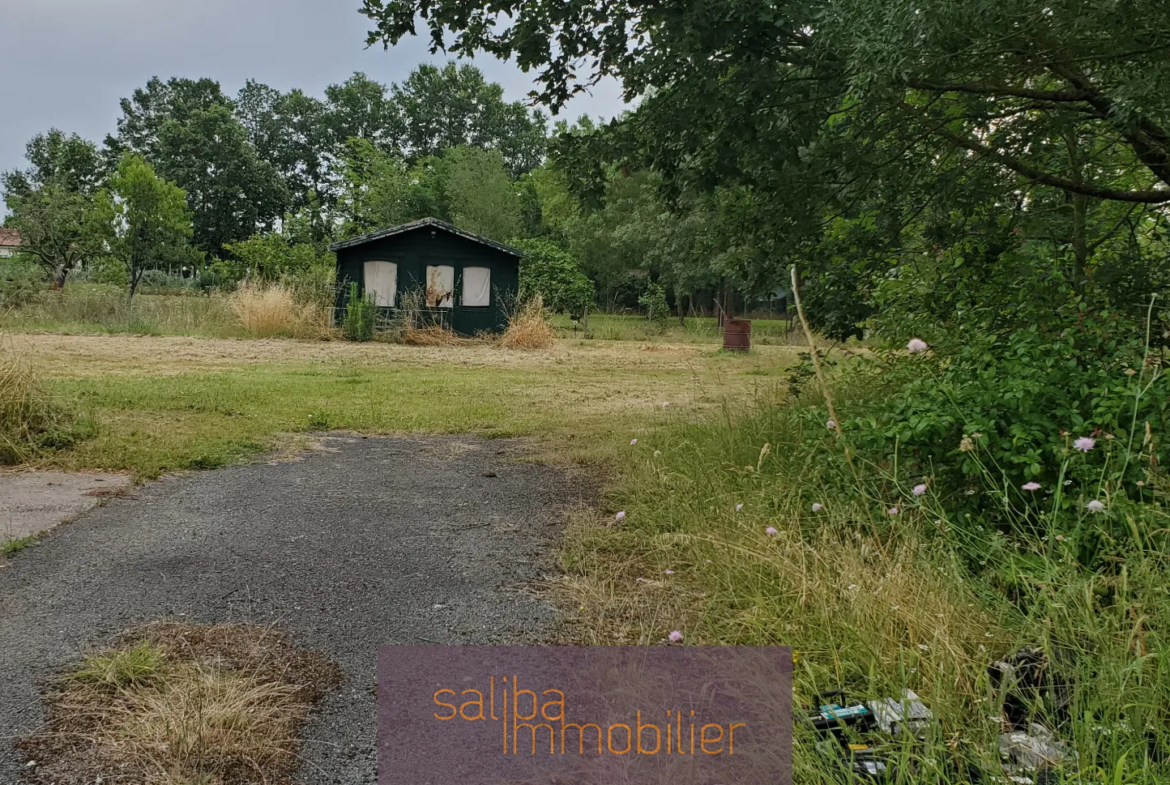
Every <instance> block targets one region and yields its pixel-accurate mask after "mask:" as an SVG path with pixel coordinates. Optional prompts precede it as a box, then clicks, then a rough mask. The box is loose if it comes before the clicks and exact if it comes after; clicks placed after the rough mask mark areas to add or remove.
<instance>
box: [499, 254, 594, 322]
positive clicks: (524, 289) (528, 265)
mask: <svg viewBox="0 0 1170 785" xmlns="http://www.w3.org/2000/svg"><path fill="white" fill-rule="evenodd" d="M516 247H517V248H519V249H520V250H521V251H523V252H524V258H523V259H521V260H520V299H521V300H527V299H529V298H532V297H535V296H540V298H541V299H542V301H543V302H544V307H546V308H548V309H549V310H551V311H552V312H553V313H568V314H569V315H570V316H571V317H573V318H574V319H581V318H582V317H583V316H585V315H586V314H587V313H588V312H589V308H590V306H591V305H592V304H593V282H592V281H590V280H589V278H588V277H586V275H585V274H584V273H583V272H581V271H580V270H579V269H578V268H577V262H576V261H575V260H574V259H573V257H572V256H571V255H570V254H569V252H568V251H566V250H564V249H563V248H561V247H560V246H558V245H557V244H556V243H554V242H552V241H551V240H544V239H534V240H524V241H521V242H519V243H517V244H516Z"/></svg>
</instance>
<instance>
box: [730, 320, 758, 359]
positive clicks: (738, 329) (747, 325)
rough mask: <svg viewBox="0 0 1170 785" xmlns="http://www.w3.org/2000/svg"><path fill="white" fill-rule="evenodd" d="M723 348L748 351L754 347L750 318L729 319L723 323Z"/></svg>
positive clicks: (732, 350) (733, 350)
mask: <svg viewBox="0 0 1170 785" xmlns="http://www.w3.org/2000/svg"><path fill="white" fill-rule="evenodd" d="M723 348H724V349H726V350H727V351H729V352H746V351H747V350H748V349H750V348H752V322H751V320H750V319H728V320H727V321H726V322H724V323H723Z"/></svg>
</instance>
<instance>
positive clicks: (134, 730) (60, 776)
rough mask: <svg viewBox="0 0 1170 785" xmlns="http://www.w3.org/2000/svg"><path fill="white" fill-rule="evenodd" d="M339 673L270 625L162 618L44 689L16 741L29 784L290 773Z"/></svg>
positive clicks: (211, 783)
mask: <svg viewBox="0 0 1170 785" xmlns="http://www.w3.org/2000/svg"><path fill="white" fill-rule="evenodd" d="M339 680H340V671H339V670H338V668H337V667H336V666H335V665H333V664H331V663H329V662H328V661H327V660H325V659H324V658H323V657H321V656H320V655H316V654H313V653H309V652H303V651H299V650H297V649H294V648H293V647H292V646H290V645H289V644H288V643H287V641H285V639H284V638H283V637H282V636H281V635H279V634H278V633H276V632H274V631H273V630H270V629H259V628H255V627H244V626H239V625H221V626H200V625H184V624H176V623H170V622H165V623H159V624H154V625H150V626H147V627H145V628H142V629H139V630H135V631H132V632H130V633H127V634H126V635H124V636H123V637H122V638H121V639H120V640H119V642H118V643H117V644H116V645H115V646H114V647H113V648H111V649H110V650H107V651H103V652H99V653H96V654H94V655H91V656H89V657H87V658H86V659H85V662H83V663H82V665H81V667H80V668H78V669H77V670H76V671H75V672H73V673H71V674H68V675H66V676H65V677H63V678H62V679H61V681H60V683H59V684H58V685H57V687H56V688H55V689H54V690H53V691H51V692H50V693H49V694H48V695H47V696H46V702H47V703H48V709H49V722H48V724H47V727H45V728H44V729H42V730H41V731H40V732H38V733H37V734H36V735H35V736H33V737H31V738H29V739H25V740H22V741H21V742H20V744H19V747H20V748H21V749H22V750H23V751H24V752H26V753H27V754H28V755H29V756H30V757H32V759H34V760H36V761H37V765H36V766H35V767H34V768H33V769H32V770H31V774H30V776H31V777H32V779H33V781H34V782H38V783H46V784H47V783H56V784H57V785H71V784H73V783H77V785H80V784H81V783H92V782H103V783H110V785H121V784H123V783H124V784H125V785H130V783H134V784H135V785H143V784H145V785H187V784H188V783H199V785H244V784H245V783H249V784H250V783H256V782H263V783H267V784H268V785H279V784H280V783H287V782H291V776H292V774H293V772H294V771H295V770H296V768H297V764H298V757H297V750H298V748H299V746H300V740H299V732H300V728H301V725H302V724H303V722H304V720H305V718H306V716H307V715H308V712H309V710H310V709H311V708H312V706H313V704H315V703H316V702H317V700H319V699H320V698H321V697H322V696H323V695H324V693H325V692H326V691H327V690H328V689H330V688H331V687H332V686H334V685H335V684H336V683H338V681H339Z"/></svg>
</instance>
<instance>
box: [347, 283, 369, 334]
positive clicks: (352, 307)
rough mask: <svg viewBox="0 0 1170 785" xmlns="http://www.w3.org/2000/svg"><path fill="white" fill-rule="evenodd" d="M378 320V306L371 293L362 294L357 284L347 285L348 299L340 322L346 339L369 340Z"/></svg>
mask: <svg viewBox="0 0 1170 785" xmlns="http://www.w3.org/2000/svg"><path fill="white" fill-rule="evenodd" d="M377 321H378V306H377V303H376V302H375V301H374V297H373V295H372V294H367V295H365V296H362V295H361V293H360V292H359V291H358V285H357V284H356V283H351V284H350V285H349V301H348V302H347V303H346V305H345V318H344V319H343V320H342V323H341V334H342V335H343V336H344V337H345V340H347V341H369V340H372V339H373V337H374V327H375V326H376V324H377Z"/></svg>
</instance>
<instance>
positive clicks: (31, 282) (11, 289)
mask: <svg viewBox="0 0 1170 785" xmlns="http://www.w3.org/2000/svg"><path fill="white" fill-rule="evenodd" d="M46 281H47V279H46V277H45V271H44V268H42V267H40V266H39V265H37V264H36V263H35V262H31V261H28V260H27V259H21V258H19V257H17V258H13V259H0V309H3V310H8V309H9V308H19V307H21V306H22V305H27V304H28V303H30V302H32V301H33V300H34V299H36V297H37V295H38V294H40V293H41V292H43V291H44V290H45V285H46Z"/></svg>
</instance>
